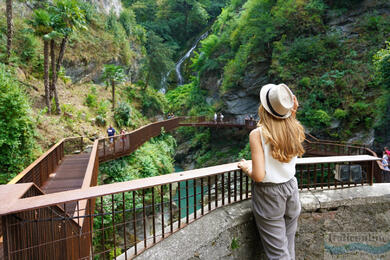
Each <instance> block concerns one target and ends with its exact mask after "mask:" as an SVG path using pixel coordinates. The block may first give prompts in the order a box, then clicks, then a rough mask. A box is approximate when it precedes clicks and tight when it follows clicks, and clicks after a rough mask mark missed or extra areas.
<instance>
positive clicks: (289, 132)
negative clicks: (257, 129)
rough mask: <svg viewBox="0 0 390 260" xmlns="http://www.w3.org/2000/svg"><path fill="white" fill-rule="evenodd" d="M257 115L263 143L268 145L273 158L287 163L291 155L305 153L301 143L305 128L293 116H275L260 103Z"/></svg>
mask: <svg viewBox="0 0 390 260" xmlns="http://www.w3.org/2000/svg"><path fill="white" fill-rule="evenodd" d="M259 117H260V121H259V123H258V126H262V133H263V137H264V139H265V143H267V144H269V145H270V148H271V153H272V157H273V158H274V159H275V160H278V161H280V162H283V163H288V162H290V161H291V159H292V158H293V157H295V156H302V155H303V154H304V153H305V149H304V148H303V145H302V142H303V141H304V140H305V130H304V128H303V126H302V125H301V123H299V121H298V120H297V119H296V118H295V117H293V116H290V117H288V118H286V119H278V118H275V117H273V116H272V115H271V114H269V113H268V112H267V111H266V110H265V109H264V107H263V106H262V105H260V107H259Z"/></svg>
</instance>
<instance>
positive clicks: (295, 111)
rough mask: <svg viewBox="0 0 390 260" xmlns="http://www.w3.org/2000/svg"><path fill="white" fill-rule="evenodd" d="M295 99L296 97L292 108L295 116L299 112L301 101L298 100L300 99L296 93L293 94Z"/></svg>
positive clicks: (292, 113)
mask: <svg viewBox="0 0 390 260" xmlns="http://www.w3.org/2000/svg"><path fill="white" fill-rule="evenodd" d="M293 99H294V105H293V108H292V109H291V115H292V116H293V117H295V116H296V114H297V110H298V107H299V102H298V99H297V97H296V96H295V95H294V96H293Z"/></svg>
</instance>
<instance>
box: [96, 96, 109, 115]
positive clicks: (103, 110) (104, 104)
mask: <svg viewBox="0 0 390 260" xmlns="http://www.w3.org/2000/svg"><path fill="white" fill-rule="evenodd" d="M109 106H110V103H109V102H108V101H107V100H101V101H100V102H99V103H98V105H97V109H96V112H97V114H98V115H100V116H101V117H103V118H105V117H106V115H107V112H108V110H109Z"/></svg>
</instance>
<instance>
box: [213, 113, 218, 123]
mask: <svg viewBox="0 0 390 260" xmlns="http://www.w3.org/2000/svg"><path fill="white" fill-rule="evenodd" d="M217 119H218V115H217V112H215V113H214V122H215V123H216V122H217Z"/></svg>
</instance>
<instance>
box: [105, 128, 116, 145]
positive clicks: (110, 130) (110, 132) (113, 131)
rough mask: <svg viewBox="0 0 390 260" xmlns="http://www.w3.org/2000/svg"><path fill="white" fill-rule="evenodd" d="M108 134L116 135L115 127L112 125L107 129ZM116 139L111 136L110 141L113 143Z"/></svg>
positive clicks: (109, 135)
mask: <svg viewBox="0 0 390 260" xmlns="http://www.w3.org/2000/svg"><path fill="white" fill-rule="evenodd" d="M107 135H108V137H111V136H114V135H115V129H114V128H113V127H112V125H110V127H109V128H108V129H107ZM113 141H114V138H110V142H111V143H112V142H113Z"/></svg>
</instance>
